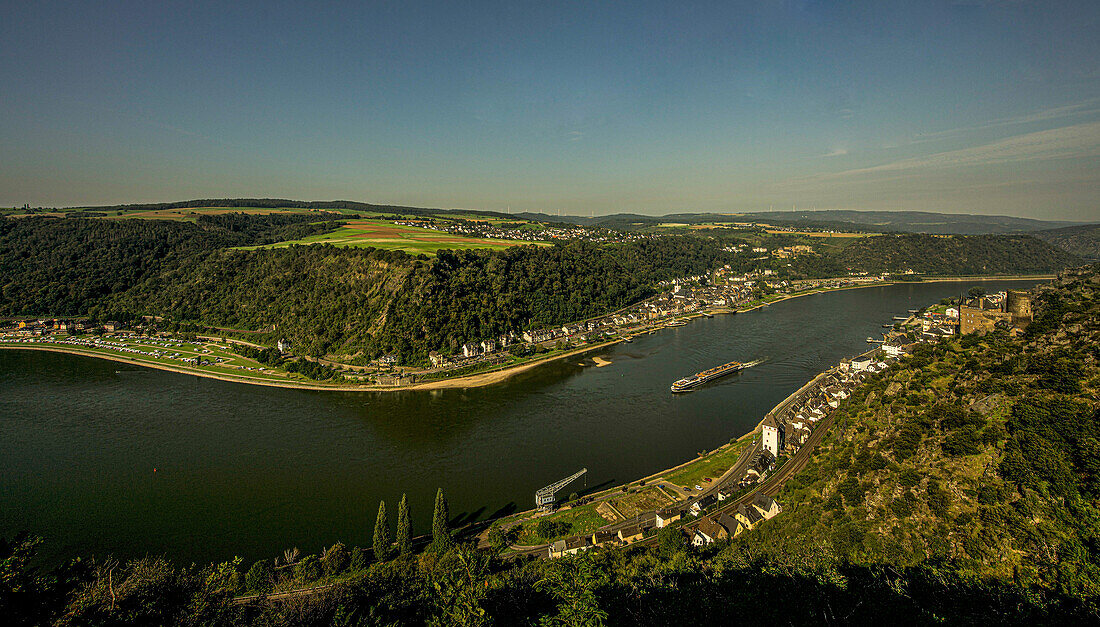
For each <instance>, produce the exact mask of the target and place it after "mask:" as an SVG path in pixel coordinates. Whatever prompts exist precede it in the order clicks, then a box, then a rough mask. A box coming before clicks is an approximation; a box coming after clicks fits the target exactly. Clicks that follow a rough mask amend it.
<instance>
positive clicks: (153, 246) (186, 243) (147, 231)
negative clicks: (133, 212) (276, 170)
mask: <svg viewBox="0 0 1100 627" xmlns="http://www.w3.org/2000/svg"><path fill="white" fill-rule="evenodd" d="M336 217H338V216H337V215H336V214H310V215H298V214H276V215H267V216H244V215H241V214H227V215H216V216H201V217H199V218H198V219H197V220H196V221H195V222H193V223H191V222H173V221H162V220H88V219H80V218H72V219H57V218H21V219H9V218H0V316H15V315H42V314H54V315H62V316H74V315H86V314H88V313H89V312H90V311H91V310H92V309H93V308H95V307H96V306H98V305H100V304H102V303H103V301H104V299H105V298H107V297H108V296H111V295H113V294H119V293H122V292H125V291H126V290H129V289H131V288H132V287H133V286H135V285H137V284H138V283H140V282H141V281H142V280H144V279H146V278H148V277H150V276H152V275H154V274H156V273H157V272H158V271H159V270H160V269H162V268H166V267H172V266H173V265H174V264H176V263H180V262H181V261H183V260H186V259H190V258H192V257H194V256H196V255H200V254H203V253H207V252H210V251H214V250H218V249H220V248H224V247H227V246H243V245H256V244H266V243H271V242H275V241H283V240H286V239H288V238H294V237H303V236H305V235H309V234H312V233H320V232H324V231H326V230H330V229H333V228H335V227H336V226H337V223H335V222H332V220H333V219H334V218H336ZM322 221H324V222H323V223H322V224H312V223H317V222H322Z"/></svg>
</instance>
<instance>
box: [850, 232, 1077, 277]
mask: <svg viewBox="0 0 1100 627" xmlns="http://www.w3.org/2000/svg"><path fill="white" fill-rule="evenodd" d="M835 259H836V260H837V261H838V262H840V263H842V264H844V265H845V266H846V267H849V268H852V269H854V270H861V271H867V272H882V271H888V272H904V271H906V270H909V269H912V270H913V271H915V272H917V273H920V274H931V275H980V274H1028V273H1043V272H1052V271H1057V270H1061V269H1064V268H1069V267H1073V266H1074V265H1077V264H1079V263H1080V259H1078V258H1076V257H1074V256H1073V255H1071V254H1069V253H1067V252H1065V251H1064V250H1061V249H1059V248H1055V247H1054V246H1051V245H1050V244H1047V243H1046V242H1042V241H1040V240H1037V239H1035V238H1034V237H1031V236H1028V235H969V236H964V235H953V236H936V235H882V236H877V237H865V238H861V239H859V240H857V241H855V242H853V243H852V244H850V245H849V246H846V247H844V248H843V249H841V250H840V251H838V252H837V253H835Z"/></svg>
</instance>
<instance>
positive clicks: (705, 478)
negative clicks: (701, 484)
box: [703, 477, 714, 483]
mask: <svg viewBox="0 0 1100 627" xmlns="http://www.w3.org/2000/svg"><path fill="white" fill-rule="evenodd" d="M703 481H706V482H707V483H710V482H711V481H714V479H711V478H710V477H703Z"/></svg>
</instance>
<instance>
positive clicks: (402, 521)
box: [397, 494, 412, 555]
mask: <svg viewBox="0 0 1100 627" xmlns="http://www.w3.org/2000/svg"><path fill="white" fill-rule="evenodd" d="M410 531H411V530H410V525H409V501H408V499H407V498H405V495H404V494H402V495H401V502H400V503H398V505H397V552H398V553H400V554H401V555H408V554H409V553H412V544H410V542H409V536H410V535H412V534H411V533H410Z"/></svg>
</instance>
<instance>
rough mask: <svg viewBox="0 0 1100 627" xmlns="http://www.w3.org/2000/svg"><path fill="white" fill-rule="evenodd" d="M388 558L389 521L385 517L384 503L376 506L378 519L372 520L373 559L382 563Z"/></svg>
mask: <svg viewBox="0 0 1100 627" xmlns="http://www.w3.org/2000/svg"><path fill="white" fill-rule="evenodd" d="M389 557H390V521H389V519H388V518H387V517H386V502H385V501H382V502H381V503H379V504H378V518H376V519H374V559H376V560H378V561H379V562H384V561H386V560H387V559H389Z"/></svg>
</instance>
